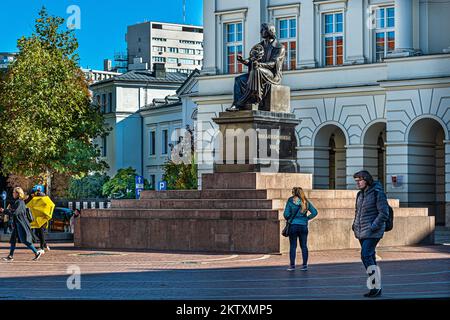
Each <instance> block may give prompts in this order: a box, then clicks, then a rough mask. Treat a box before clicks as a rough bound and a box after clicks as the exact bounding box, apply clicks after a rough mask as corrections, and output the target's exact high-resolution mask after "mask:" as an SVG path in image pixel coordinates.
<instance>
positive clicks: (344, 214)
mask: <svg viewBox="0 0 450 320" xmlns="http://www.w3.org/2000/svg"><path fill="white" fill-rule="evenodd" d="M283 211H284V210H279V211H278V212H279V217H280V219H283ZM427 216H428V210H427V209H426V208H394V223H395V219H396V218H397V217H427ZM354 217H355V209H336V208H327V209H318V215H317V217H316V218H315V219H354ZM315 219H314V220H315Z"/></svg>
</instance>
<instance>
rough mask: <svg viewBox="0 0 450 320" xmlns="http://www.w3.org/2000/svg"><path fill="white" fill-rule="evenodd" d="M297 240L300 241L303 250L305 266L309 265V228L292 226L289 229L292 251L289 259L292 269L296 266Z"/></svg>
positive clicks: (297, 225)
mask: <svg viewBox="0 0 450 320" xmlns="http://www.w3.org/2000/svg"><path fill="white" fill-rule="evenodd" d="M297 239H300V247H301V248H302V257H303V265H304V266H306V265H308V246H307V242H308V226H303V225H299V224H292V225H291V226H290V229H289V243H290V251H289V257H290V260H291V267H294V266H295V256H296V251H297Z"/></svg>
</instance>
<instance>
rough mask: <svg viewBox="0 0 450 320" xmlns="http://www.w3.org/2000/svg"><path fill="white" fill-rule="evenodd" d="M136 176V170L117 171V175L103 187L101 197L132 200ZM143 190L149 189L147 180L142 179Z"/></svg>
mask: <svg viewBox="0 0 450 320" xmlns="http://www.w3.org/2000/svg"><path fill="white" fill-rule="evenodd" d="M136 176H137V173H136V170H135V169H133V168H131V167H129V168H126V169H119V170H118V171H117V174H116V175H115V176H114V177H113V178H112V179H111V180H109V181H107V182H106V183H105V184H104V185H103V195H104V196H107V197H109V198H124V199H134V198H135V196H136V195H135V189H136V180H135V179H136ZM144 189H145V190H149V189H150V184H149V183H148V180H147V179H144Z"/></svg>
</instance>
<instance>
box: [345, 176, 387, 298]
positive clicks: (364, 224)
mask: <svg viewBox="0 0 450 320" xmlns="http://www.w3.org/2000/svg"><path fill="white" fill-rule="evenodd" d="M353 178H354V179H355V182H356V183H357V186H358V189H359V190H360V191H359V192H358V195H357V196H356V210H355V220H354V221H353V226H352V229H353V232H354V233H355V237H356V238H357V239H358V240H359V242H360V244H361V260H362V262H363V264H364V267H365V268H366V270H367V273H368V275H369V277H370V276H372V275H374V272H375V271H372V270H373V269H374V268H376V267H374V266H376V265H377V262H376V252H375V249H376V246H377V244H378V242H379V241H380V240H381V238H383V235H384V230H385V227H386V221H387V220H388V219H389V207H388V203H387V198H386V194H385V193H384V191H383V187H382V186H381V184H380V183H379V182H378V181H377V182H374V181H373V178H372V176H371V175H370V173H369V172H368V171H365V170H363V171H359V172H357V173H355V174H354V175H353ZM370 266H372V267H371V268H370V270H369V267H370ZM380 295H381V283H379V286H378V288H372V289H370V291H369V293H367V294H365V295H364V296H365V297H370V298H373V297H377V296H380Z"/></svg>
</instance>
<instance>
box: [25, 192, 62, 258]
mask: <svg viewBox="0 0 450 320" xmlns="http://www.w3.org/2000/svg"><path fill="white" fill-rule="evenodd" d="M26 203H27V207H28V208H30V210H31V213H32V215H33V222H31V228H32V229H35V230H36V236H37V237H38V239H39V242H40V249H39V251H40V252H41V253H45V250H47V251H50V247H49V246H48V244H47V243H46V241H45V233H44V230H45V228H47V226H48V222H49V221H50V220H51V219H52V215H53V210H54V209H55V204H54V203H53V202H52V200H50V198H49V197H47V196H46V195H45V193H43V192H42V191H41V188H40V187H37V190H36V192H35V193H34V194H32V195H31V198H28V199H27V202H26Z"/></svg>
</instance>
